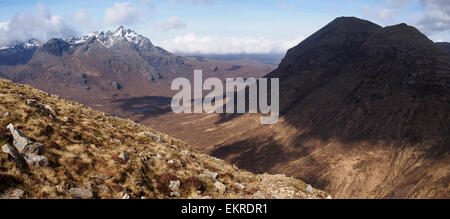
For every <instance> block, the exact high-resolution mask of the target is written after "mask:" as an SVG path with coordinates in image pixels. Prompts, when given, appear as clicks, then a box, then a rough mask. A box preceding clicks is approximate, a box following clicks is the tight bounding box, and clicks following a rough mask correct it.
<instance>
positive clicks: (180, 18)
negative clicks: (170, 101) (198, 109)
mask: <svg viewBox="0 0 450 219" xmlns="http://www.w3.org/2000/svg"><path fill="white" fill-rule="evenodd" d="M339 16H356V17H360V18H364V19H368V20H371V21H373V22H375V23H378V24H380V25H382V26H386V25H392V24H397V23H403V22H404V23H407V24H410V25H414V26H416V27H418V28H419V29H420V30H421V31H422V32H424V33H426V34H427V35H428V36H429V37H430V38H431V39H432V40H434V41H450V33H449V30H450V3H449V1H448V0H361V1H354V0H353V1H351V0H320V1H303V0H240V1H239V0H236V1H235V0H166V1H162V0H126V1H115V0H96V1H92V0H79V1H61V0H2V1H1V2H0V46H1V44H5V43H6V42H7V41H11V40H24V39H25V38H27V37H35V38H39V39H41V40H45V39H44V38H50V37H62V38H64V37H68V36H70V35H81V34H85V33H89V32H93V31H96V30H115V29H116V28H117V27H118V26H119V25H124V26H125V27H128V28H131V29H134V30H135V31H137V32H138V33H140V34H142V35H145V36H147V37H149V38H150V39H151V40H152V41H153V42H154V43H155V44H157V45H161V46H163V47H164V48H166V49H168V50H169V51H174V52H199V53H282V52H284V51H285V50H286V49H287V48H289V47H292V46H294V45H296V44H298V43H299V42H300V41H301V40H303V39H304V38H306V37H308V36H309V35H311V34H312V33H314V32H315V31H317V30H318V29H320V28H321V27H323V26H324V25H326V24H327V23H329V22H330V21H332V20H333V19H334V18H336V17H339ZM197 50H198V51H197Z"/></svg>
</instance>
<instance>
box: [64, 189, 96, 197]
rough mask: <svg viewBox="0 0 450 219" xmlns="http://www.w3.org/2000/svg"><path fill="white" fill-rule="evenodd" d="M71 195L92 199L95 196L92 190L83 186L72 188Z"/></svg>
mask: <svg viewBox="0 0 450 219" xmlns="http://www.w3.org/2000/svg"><path fill="white" fill-rule="evenodd" d="M69 195H70V196H71V197H72V198H75V199H91V198H93V197H94V194H93V193H92V191H91V190H89V189H81V188H71V189H70V190H69Z"/></svg>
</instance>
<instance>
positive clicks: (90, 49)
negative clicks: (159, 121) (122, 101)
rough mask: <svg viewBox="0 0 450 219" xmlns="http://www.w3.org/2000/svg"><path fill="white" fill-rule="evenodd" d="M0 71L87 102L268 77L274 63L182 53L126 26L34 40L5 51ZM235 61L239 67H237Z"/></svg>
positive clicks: (37, 86) (4, 75)
mask: <svg viewBox="0 0 450 219" xmlns="http://www.w3.org/2000/svg"><path fill="white" fill-rule="evenodd" d="M0 57H1V59H0V76H3V77H5V78H8V79H11V80H14V81H16V82H21V83H27V84H31V85H33V86H34V87H36V88H39V89H42V90H45V91H48V92H51V93H56V94H59V95H62V96H64V97H67V98H70V99H74V100H79V101H82V102H84V103H92V104H99V100H102V99H106V98H111V97H112V96H114V95H116V96H117V95H123V96H135V95H149V94H150V95H167V94H169V93H170V92H171V91H170V84H171V82H172V80H173V79H174V78H177V77H186V78H191V77H192V75H193V70H194V68H200V69H204V71H205V76H206V75H209V76H214V77H219V78H225V77H230V76H233V75H235V76H237V75H239V74H242V75H245V76H248V75H252V76H258V77H260V76H263V75H264V74H266V73H268V72H270V71H271V70H273V69H274V66H272V65H269V64H264V63H260V62H257V61H251V60H233V61H224V60H213V59H210V58H202V59H199V58H198V57H182V56H178V55H174V54H171V53H170V52H168V51H166V50H164V49H163V48H160V47H157V46H154V45H153V44H152V43H151V41H150V40H149V39H148V38H146V37H144V36H142V35H139V34H138V33H136V32H134V31H133V30H130V29H125V28H124V27H122V26H121V27H119V28H118V29H117V30H116V31H114V32H111V31H108V32H95V33H92V34H88V35H85V36H80V37H70V38H69V39H67V40H63V39H50V40H49V41H47V42H45V43H42V42H39V41H36V40H31V41H29V42H27V43H14V44H11V46H9V47H7V48H3V49H1V50H0ZM233 66H235V67H236V66H238V68H237V69H233Z"/></svg>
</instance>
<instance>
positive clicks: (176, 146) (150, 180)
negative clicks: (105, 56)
mask: <svg viewBox="0 0 450 219" xmlns="http://www.w3.org/2000/svg"><path fill="white" fill-rule="evenodd" d="M0 96H1V104H0V112H1V114H2V116H1V117H0V127H1V128H0V142H1V144H2V145H3V144H10V145H14V146H15V147H17V148H18V144H19V142H18V141H16V140H17V139H16V138H19V137H18V136H19V135H21V136H23V137H24V138H28V137H29V138H30V139H29V140H27V141H33V142H38V143H39V144H43V149H42V152H40V153H41V156H43V157H45V158H46V159H47V162H46V164H45V162H43V163H39V164H40V165H41V166H42V167H36V166H32V165H29V166H28V167H26V165H25V166H23V165H22V166H21V165H19V161H20V160H19V159H18V158H17V157H16V159H13V156H12V155H8V154H6V153H3V152H0V179H1V181H2V183H1V185H0V197H2V198H201V197H203V198H324V197H326V196H327V195H326V194H325V193H324V192H322V191H320V190H316V189H312V188H311V187H310V186H308V185H306V184H304V183H303V182H301V181H300V180H295V179H292V178H288V177H285V176H282V175H276V176H272V175H267V174H265V175H254V174H251V173H249V172H244V171H241V170H238V169H236V168H235V167H233V166H231V165H229V164H227V163H225V162H223V161H221V160H218V159H216V158H213V157H210V156H207V155H202V154H200V153H198V152H196V151H194V150H192V149H191V148H190V147H189V146H187V145H186V144H184V143H183V142H181V141H180V140H177V139H174V138H172V137H170V136H167V135H163V134H160V133H157V132H155V131H153V130H151V129H148V128H146V127H143V126H141V125H138V124H136V123H134V122H131V121H129V120H123V119H118V118H113V117H108V116H105V114H104V113H101V112H98V111H95V110H92V109H90V108H87V107H84V106H82V105H80V104H78V103H75V102H70V101H67V100H64V99H61V98H59V97H57V96H53V95H49V94H47V93H45V92H41V91H38V90H35V89H33V88H31V87H28V86H24V85H19V84H15V83H12V82H10V81H6V80H3V79H0ZM8 124H13V125H14V127H15V128H16V129H17V130H18V131H19V133H23V134H19V135H14V136H12V135H11V133H10V130H8V129H7V128H6V125H8ZM10 126H11V125H8V128H11V127H10ZM14 127H12V128H13V129H14ZM13 137H14V142H13ZM22 142H23V141H22ZM5 147H6V146H3V147H2V149H3V151H5ZM15 156H16V155H15ZM17 156H20V155H17ZM26 159H27V158H26ZM27 163H29V162H28V160H27Z"/></svg>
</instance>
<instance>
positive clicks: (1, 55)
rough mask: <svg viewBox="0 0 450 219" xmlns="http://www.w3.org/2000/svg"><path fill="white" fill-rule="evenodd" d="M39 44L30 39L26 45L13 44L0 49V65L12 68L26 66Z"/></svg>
mask: <svg viewBox="0 0 450 219" xmlns="http://www.w3.org/2000/svg"><path fill="white" fill-rule="evenodd" d="M40 44H41V43H40V42H39V41H38V40H35V39H32V40H29V41H27V42H26V43H23V42H14V43H12V44H11V45H9V46H7V47H5V48H2V49H0V65H6V66H14V65H23V64H26V63H27V62H28V61H30V59H31V58H32V56H33V54H34V52H35V51H36V49H37V47H38V46H39V45H40Z"/></svg>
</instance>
